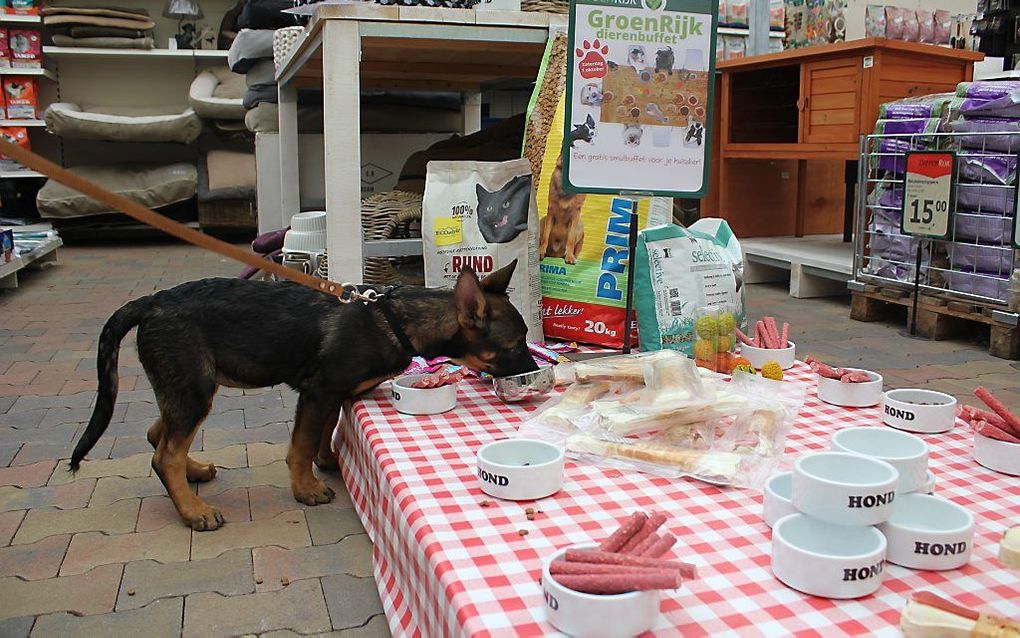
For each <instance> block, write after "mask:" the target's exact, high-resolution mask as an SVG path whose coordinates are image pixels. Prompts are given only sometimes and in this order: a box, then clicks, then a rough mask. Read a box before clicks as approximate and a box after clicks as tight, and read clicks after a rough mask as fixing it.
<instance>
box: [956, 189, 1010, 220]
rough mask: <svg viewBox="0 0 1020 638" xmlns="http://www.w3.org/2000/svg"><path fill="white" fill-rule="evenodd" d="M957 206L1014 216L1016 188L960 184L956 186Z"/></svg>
mask: <svg viewBox="0 0 1020 638" xmlns="http://www.w3.org/2000/svg"><path fill="white" fill-rule="evenodd" d="M956 205H957V208H965V209H968V210H973V211H978V212H982V213H1000V214H1002V213H1006V214H1008V215H1012V214H1013V212H1014V211H1016V188H1015V187H1013V186H999V185H997V184H968V183H966V182H960V183H958V184H957V185H956Z"/></svg>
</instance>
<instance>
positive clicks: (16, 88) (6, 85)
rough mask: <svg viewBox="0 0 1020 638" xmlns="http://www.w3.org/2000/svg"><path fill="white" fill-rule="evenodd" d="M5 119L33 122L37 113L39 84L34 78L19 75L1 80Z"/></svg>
mask: <svg viewBox="0 0 1020 638" xmlns="http://www.w3.org/2000/svg"><path fill="white" fill-rule="evenodd" d="M3 94H4V102H5V104H6V106H7V108H6V111H7V119H10V120H34V119H36V117H38V113H39V83H38V81H36V79H35V78H29V77H24V76H20V75H11V76H7V77H5V78H4V80H3Z"/></svg>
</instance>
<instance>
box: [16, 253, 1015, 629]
mask: <svg viewBox="0 0 1020 638" xmlns="http://www.w3.org/2000/svg"><path fill="white" fill-rule="evenodd" d="M238 270H239V267H238V266H237V265H235V264H233V263H230V262H227V261H225V260H222V259H220V258H219V257H217V256H215V255H212V254H210V253H206V252H203V251H200V250H198V249H194V248H190V247H186V246H180V245H176V244H168V243H149V244H143V245H136V246H131V247H125V246H122V245H117V246H89V247H70V248H64V249H61V254H60V264H59V265H57V266H56V267H53V268H50V269H48V270H46V271H43V272H39V273H29V274H28V275H27V276H25V277H24V278H23V279H22V288H20V289H18V290H16V291H10V292H7V293H2V294H0V636H4V637H7V636H20V635H27V634H29V633H32V634H35V635H58V634H64V635H124V636H137V635H145V636H148V637H153V636H162V635H164V634H165V635H167V636H179V635H182V634H183V635H188V636H221V635H239V634H248V633H252V634H273V635H279V636H284V635H293V634H294V633H299V634H319V633H328V632H331V631H335V632H336V634H335V635H340V636H349V637H354V636H357V637H368V636H384V635H387V634H388V630H387V627H386V623H385V620H384V619H383V617H382V616H381V613H380V607H379V600H378V596H377V594H376V590H375V584H374V582H373V581H372V578H371V546H370V544H369V542H368V539H367V537H366V536H365V534H364V531H363V529H362V528H361V525H360V524H359V522H358V520H357V517H356V515H355V514H354V511H353V509H352V507H351V503H350V500H349V499H348V498H347V495H346V492H345V490H344V489H343V487H342V485H341V484H338V483H339V481H338V478H337V476H336V475H332V476H330V477H329V478H328V480H329V481H330V482H331V484H332V485H333V487H334V489H336V490H337V492H338V497H337V499H336V501H335V502H333V503H331V504H330V505H325V506H319V507H315V508H308V507H305V506H302V505H300V504H298V503H297V502H295V501H294V500H293V498H292V497H291V495H290V489H289V483H288V478H287V471H286V467H285V463H284V461H283V458H284V454H285V449H286V441H287V437H288V424H289V422H290V420H291V417H292V411H293V408H294V403H295V395H294V393H292V392H291V391H289V390H287V389H285V388H284V389H281V388H272V389H266V390H255V391H244V392H242V391H240V390H229V389H224V390H222V391H221V392H220V393H219V394H218V396H217V398H216V401H215V403H214V405H213V413H212V416H211V417H210V418H209V419H208V420H207V421H206V423H205V424H204V426H203V427H202V430H201V432H200V434H199V437H198V438H196V443H195V448H196V450H198V449H200V450H201V451H200V452H197V453H196V454H195V456H196V457H199V458H202V459H208V460H210V461H213V462H215V463H216V465H217V466H218V467H219V472H218V474H217V476H216V478H215V479H214V480H213V481H212V482H210V483H207V484H203V485H201V486H200V487H199V488H198V489H199V493H201V494H203V496H205V497H206V498H208V500H209V501H210V502H212V503H214V504H216V505H217V506H219V507H220V508H221V509H222V511H223V512H224V514H225V516H226V518H227V520H228V523H227V525H226V526H225V527H224V528H223V529H222V530H220V531H217V532H212V533H209V532H194V533H193V532H191V531H190V530H189V529H187V528H185V527H183V526H182V525H181V523H180V521H179V520H178V518H177V516H176V513H175V512H174V510H173V508H172V506H171V505H170V502H169V499H167V497H166V496H165V493H164V490H163V487H162V485H160V483H159V481H158V479H156V478H155V477H153V476H151V471H150V467H149V461H150V458H151V450H150V449H149V446H148V444H147V443H146V441H145V430H146V429H147V428H148V426H149V425H150V424H151V422H152V420H153V418H154V416H155V415H156V406H155V404H154V402H153V397H152V393H151V391H150V390H149V386H148V383H147V381H146V379H145V377H144V375H143V373H142V370H141V368H140V367H139V364H138V361H137V359H136V357H135V355H134V352H133V348H132V347H131V344H132V341H133V336H129V337H128V338H127V339H126V340H125V343H124V347H123V349H122V354H121V358H120V374H121V377H120V383H121V387H120V395H119V397H118V403H117V408H116V412H115V414H114V420H113V422H112V423H111V425H110V428H109V429H108V430H107V432H106V434H105V435H104V436H103V438H102V439H101V440H100V442H99V444H98V445H97V446H96V448H95V449H93V451H92V453H91V454H90V455H89V457H88V461H86V462H85V463H84V464H83V465H82V469H81V471H80V472H79V473H78V474H77V475H76V476H73V477H72V476H71V475H70V474H68V472H67V469H66V461H65V459H66V458H67V456H68V454H69V452H70V449H71V447H72V445H73V443H74V442H75V441H76V440H77V436H78V434H79V433H80V431H81V430H82V428H83V427H84V423H85V422H86V421H87V420H88V417H89V415H90V413H91V409H90V406H91V404H92V401H93V397H94V393H95V373H94V367H95V343H96V338H97V335H98V332H99V330H100V328H101V327H102V324H103V322H104V321H105V320H106V318H107V317H108V316H109V314H110V313H111V312H113V311H114V310H115V309H116V308H117V307H119V306H120V305H121V304H122V303H124V302H126V301H128V300H129V299H132V298H134V297H137V296H140V295H144V294H146V293H149V292H152V291H154V290H158V289H161V288H165V287H168V286H172V285H173V284H175V283H178V282H181V281H186V280H190V279H196V278H200V277H207V276H233V275H234V274H235V273H236V272H237V271H238ZM748 296H749V306H750V314H751V316H753V317H757V316H760V315H761V314H773V315H775V316H776V317H777V318H779V319H780V320H782V319H784V318H785V319H786V320H788V321H790V323H791V325H792V328H793V332H792V334H794V335H795V340H796V341H797V342H798V349H799V352H800V354H801V355H804V354H808V353H812V354H814V355H815V356H817V357H819V358H821V359H823V360H825V361H827V362H829V363H832V364H835V365H855V366H858V365H859V366H863V367H868V368H871V369H877V370H880V371H882V372H883V374H885V375H886V381H887V384H888V385H889V386H893V387H903V386H912V387H918V386H920V387H930V388H935V389H939V390H943V391H947V392H950V393H953V394H956V395H957V396H960V397H961V398H964V397H967V396H968V395H969V394H970V393H971V392H972V391H973V389H974V387H975V386H976V385H978V384H982V385H985V386H987V387H989V388H990V389H992V390H993V391H996V393H997V394H998V396H1000V397H1001V398H1002V400H1003V401H1005V402H1006V403H1007V404H1008V405H1010V406H1011V407H1013V408H1020V389H1018V388H1017V385H1018V384H1017V383H1016V381H1015V380H1016V378H1017V377H1016V374H1017V370H1016V369H1014V368H1012V367H1010V362H1006V361H1002V360H998V359H993V358H991V357H989V356H988V355H987V353H986V351H985V350H984V348H983V347H982V346H980V345H979V344H967V343H959V342H940V343H935V342H928V341H916V340H910V339H906V338H904V337H902V336H900V335H899V331H900V330H901V326H899V325H891V324H862V323H856V322H851V321H850V320H849V319H848V318H847V315H848V308H847V302H846V300H845V299H844V300H839V299H837V300H811V301H802V300H794V299H791V298H790V297H789V296H787V295H786V294H785V292H784V291H783V290H782V289H780V288H778V287H763V286H750V287H749V289H748Z"/></svg>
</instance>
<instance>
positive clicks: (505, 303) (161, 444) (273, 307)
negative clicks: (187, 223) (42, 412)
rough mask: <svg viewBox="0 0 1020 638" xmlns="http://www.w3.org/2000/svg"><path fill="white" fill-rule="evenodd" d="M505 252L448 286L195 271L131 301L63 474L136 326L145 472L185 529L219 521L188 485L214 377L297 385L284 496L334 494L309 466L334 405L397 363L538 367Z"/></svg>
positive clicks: (106, 344) (501, 372)
mask: <svg viewBox="0 0 1020 638" xmlns="http://www.w3.org/2000/svg"><path fill="white" fill-rule="evenodd" d="M516 266H517V260H514V261H512V262H511V263H510V264H509V265H506V266H504V267H503V268H501V269H499V270H496V271H495V272H493V273H492V274H491V275H489V276H488V277H485V278H484V279H482V280H481V281H479V280H478V277H477V275H476V274H475V271H474V270H473V269H471V268H470V267H466V268H463V269H461V270H460V272H459V274H458V277H457V280H456V284H455V286H454V287H453V289H452V290H451V289H440V288H432V289H427V288H421V287H415V286H406V287H397V288H393V289H392V290H387V291H385V294H384V296H383V298H382V299H381V300H380V301H378V302H376V303H372V304H363V303H349V304H341V303H339V302H338V301H337V299H336V298H335V297H334V296H332V295H329V294H325V293H321V292H318V291H316V290H313V289H311V288H307V287H305V286H300V285H297V284H293V283H289V282H286V283H280V282H265V281H254V280H246V279H203V280H200V281H193V282H190V283H186V284H181V285H180V286H176V287H174V288H170V289H169V290H163V291H160V292H157V293H154V294H151V295H148V296H145V297H141V298H139V299H136V300H134V301H131V302H129V303H128V304H126V305H124V306H123V307H121V308H120V309H119V310H117V311H116V312H114V313H113V316H111V317H110V319H109V320H108V321H107V322H106V325H105V326H103V330H102V333H101V334H100V336H99V354H98V357H97V361H96V365H97V368H98V376H99V393H98V396H97V398H96V405H95V408H94V410H93V412H92V417H91V419H89V423H88V426H86V428H85V431H84V432H83V433H82V435H81V438H80V439H79V440H78V444H77V446H76V447H75V449H74V452H73V453H72V454H71V470H72V471H76V470H77V469H78V468H79V466H80V464H81V462H82V459H84V458H85V455H86V454H88V453H89V451H90V450H91V449H92V447H93V446H94V445H95V444H96V442H97V441H99V438H100V437H101V436H102V435H103V432H104V431H106V428H107V426H109V424H110V419H111V417H112V416H113V409H114V403H115V402H116V400H117V380H118V377H117V360H118V354H119V350H120V342H121V341H122V340H123V339H124V337H125V335H127V333H128V332H130V331H131V330H132V329H133V328H135V327H137V328H138V335H137V346H138V359H139V361H141V364H142V367H143V368H144V369H145V376H146V377H148V379H149V383H150V384H151V385H152V390H153V393H154V394H155V395H156V403H157V405H158V406H159V417H158V418H157V419H156V422H155V423H153V424H152V426H151V427H150V428H149V430H148V434H147V435H146V438H147V439H148V441H149V443H150V444H151V445H152V447H153V448H154V449H155V453H154V454H153V455H152V467H153V469H154V470H155V471H156V475H157V476H158V477H159V479H160V481H161V482H162V483H163V486H164V487H165V488H166V491H167V493H168V494H169V495H170V498H171V499H172V500H173V503H174V506H175V507H176V508H177V512H178V513H179V514H180V516H181V518H182V519H183V520H184V522H185V523H187V524H188V525H189V526H190V527H191V528H192V529H195V530H199V531H201V530H213V529H216V528H218V527H219V526H220V525H222V524H223V515H222V514H221V513H220V511H219V510H218V509H216V508H215V507H212V506H210V505H209V504H208V503H206V502H205V501H203V500H202V499H201V498H200V497H199V496H198V494H196V490H195V488H194V486H192V485H189V483H202V482H206V481H209V480H212V479H213V477H215V476H216V466H215V465H213V464H212V463H199V462H198V461H196V460H194V459H192V458H190V457H189V456H188V450H189V449H190V447H191V442H192V441H193V440H194V438H195V435H196V434H197V432H198V428H199V426H201V425H202V421H203V420H205V418H206V415H208V414H209V410H210V408H211V407H212V402H213V396H214V395H215V394H216V390H217V389H218V388H219V387H220V386H227V387H232V388H263V387H268V386H274V385H279V384H284V383H285V384H287V385H288V386H290V387H291V388H293V389H294V390H296V391H297V392H298V395H299V396H298V403H297V411H296V413H295V415H294V428H293V433H292V435H291V441H290V448H289V450H288V451H287V467H288V469H289V471H290V484H291V491H292V492H293V494H294V498H295V499H297V500H298V501H300V502H301V503H304V504H306V505H318V504H321V503H328V502H330V501H331V500H332V499H333V496H334V492H333V490H332V489H330V488H329V487H328V486H327V485H326V484H325V483H324V482H322V481H321V480H319V479H318V478H317V477H316V476H315V475H314V474H313V473H312V463H313V462H314V463H315V465H317V466H319V467H320V468H321V469H330V470H333V469H336V468H337V461H336V457H335V456H334V455H333V453H332V451H331V449H330V438H331V434H332V431H333V427H334V426H335V425H336V423H337V420H338V417H339V414H340V408H341V406H342V405H343V403H344V402H345V401H347V400H349V399H352V398H354V397H356V396H358V395H359V394H361V393H363V392H366V391H367V390H370V389H372V388H374V387H375V386H377V385H379V384H380V383H382V382H383V381H386V380H388V379H391V378H393V377H394V376H396V375H398V374H400V373H401V372H402V371H403V370H405V369H406V368H407V366H408V364H410V363H411V358H412V357H413V356H415V355H421V356H424V357H427V358H434V357H439V356H447V357H450V358H451V359H454V360H455V361H458V362H460V363H462V364H463V365H466V366H468V367H470V368H474V369H476V370H483V371H485V372H488V373H490V374H492V375H493V376H507V375H513V374H521V373H524V372H532V371H535V370H538V366H537V365H536V364H535V360H534V359H532V357H531V354H530V353H529V352H528V345H527V342H526V341H525V336H526V333H527V330H528V327H527V325H526V324H525V321H524V318H523V317H522V316H521V314H520V313H519V312H517V310H516V309H515V308H514V306H513V304H511V303H510V298H509V297H508V295H507V287H508V286H509V284H510V279H511V277H512V276H513V273H514V269H515V267H516Z"/></svg>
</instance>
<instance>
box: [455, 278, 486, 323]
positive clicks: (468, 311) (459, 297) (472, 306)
mask: <svg viewBox="0 0 1020 638" xmlns="http://www.w3.org/2000/svg"><path fill="white" fill-rule="evenodd" d="M453 300H454V302H455V303H456V304H457V322H458V323H459V324H460V325H461V327H462V328H464V329H465V330H480V329H482V328H483V327H485V324H486V322H487V321H488V314H489V309H488V307H487V306H486V303H485V292H484V291H483V290H482V287H481V285H480V284H479V282H478V275H476V274H475V271H474V270H472V269H471V268H465V269H463V270H461V271H460V275H459V276H458V277H457V285H456V286H454V287H453Z"/></svg>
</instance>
